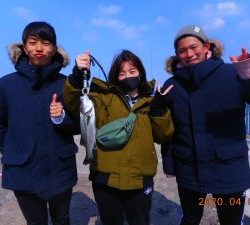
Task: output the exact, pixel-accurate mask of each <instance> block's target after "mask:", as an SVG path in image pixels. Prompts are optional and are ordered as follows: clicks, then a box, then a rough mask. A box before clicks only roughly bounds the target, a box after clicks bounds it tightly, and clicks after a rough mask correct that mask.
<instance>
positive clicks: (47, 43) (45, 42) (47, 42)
mask: <svg viewBox="0 0 250 225" xmlns="http://www.w3.org/2000/svg"><path fill="white" fill-rule="evenodd" d="M43 45H45V46H49V45H51V43H50V42H49V41H43Z"/></svg>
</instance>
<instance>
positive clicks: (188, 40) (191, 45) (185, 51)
mask: <svg viewBox="0 0 250 225" xmlns="http://www.w3.org/2000/svg"><path fill="white" fill-rule="evenodd" d="M209 46H210V45H209V43H208V42H205V43H204V42H202V41H201V40H200V39H198V38H197V37H194V36H186V37H183V38H181V39H180V40H179V41H178V42H177V47H176V56H177V57H178V58H179V60H180V63H181V64H182V65H183V66H190V65H193V64H197V63H200V62H202V61H204V60H206V55H207V53H208V51H209Z"/></svg>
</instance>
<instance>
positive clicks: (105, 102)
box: [63, 50, 173, 225]
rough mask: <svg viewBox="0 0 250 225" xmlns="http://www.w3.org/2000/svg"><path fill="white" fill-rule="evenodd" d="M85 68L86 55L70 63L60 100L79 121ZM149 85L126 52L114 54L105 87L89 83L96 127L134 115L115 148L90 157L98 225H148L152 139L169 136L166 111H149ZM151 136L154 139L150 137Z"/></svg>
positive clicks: (137, 63) (153, 153)
mask: <svg viewBox="0 0 250 225" xmlns="http://www.w3.org/2000/svg"><path fill="white" fill-rule="evenodd" d="M89 68H90V53H89V52H85V53H84V54H82V55H79V56H78V57H77V58H76V66H75V68H74V69H73V74H71V75H69V76H68V79H67V81H66V83H65V86H64V90H63V96H64V102H65V107H66V109H67V110H68V111H69V112H70V113H71V114H72V115H74V117H76V118H78V117H79V104H80V103H79V102H80V100H79V98H80V95H81V93H82V92H81V89H82V83H83V82H82V70H83V69H89ZM153 85H154V81H152V82H147V78H146V71H145V68H144V66H143V64H142V62H141V60H140V58H139V57H138V56H137V55H135V54H134V53H132V52H131V51H129V50H122V51H121V52H120V53H118V54H117V55H116V56H115V58H114V60H113V62H112V65H111V68H110V71H109V74H108V82H104V81H102V80H100V79H97V78H95V77H94V78H93V79H92V82H91V85H90V92H89V97H90V98H91V99H92V101H93V103H94V107H95V112H96V128H97V129H99V128H100V127H102V126H103V125H105V124H107V123H109V122H112V121H114V120H116V119H118V118H124V117H127V116H128V115H129V113H130V112H135V113H136V115H137V116H136V121H135V124H134V127H133V131H132V136H131V137H130V139H129V141H128V142H127V143H126V144H125V145H124V146H122V147H120V148H115V149H105V148H103V147H102V146H99V145H97V150H96V154H95V155H96V158H95V159H94V160H93V161H92V162H91V164H90V176H89V179H90V180H91V181H92V188H93V192H94V197H95V200H96V203H97V206H98V210H99V214H100V218H101V221H102V223H103V225H111V224H115V225H123V224H124V220H125V219H126V220H127V222H128V223H129V224H130V225H138V224H140V225H149V223H150V222H149V221H150V218H149V217H150V216H149V213H150V207H151V200H152V192H153V177H154V175H155V174H156V168H157V155H156V150H155V147H154V140H155V141H157V142H158V143H163V141H166V140H169V139H170V138H171V137H172V134H173V124H172V119H171V115H170V111H169V110H167V108H165V109H163V110H153V111H152V112H150V111H149V104H150V101H151V100H152V96H151V94H152V93H153V87H154V86H153ZM153 137H154V138H153Z"/></svg>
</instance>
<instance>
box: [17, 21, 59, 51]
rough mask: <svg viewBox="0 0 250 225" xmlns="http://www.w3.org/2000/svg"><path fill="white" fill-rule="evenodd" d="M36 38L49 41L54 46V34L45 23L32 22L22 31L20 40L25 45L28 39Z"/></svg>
mask: <svg viewBox="0 0 250 225" xmlns="http://www.w3.org/2000/svg"><path fill="white" fill-rule="evenodd" d="M31 36H33V37H37V38H41V39H43V40H46V41H49V42H50V43H52V44H53V45H55V46H56V32H55V29H54V27H52V26H51V25H50V24H49V23H47V22H32V23H29V24H28V25H27V26H26V27H25V28H24V30H23V35H22V40H23V43H24V44H25V43H26V42H27V40H28V38H29V37H31Z"/></svg>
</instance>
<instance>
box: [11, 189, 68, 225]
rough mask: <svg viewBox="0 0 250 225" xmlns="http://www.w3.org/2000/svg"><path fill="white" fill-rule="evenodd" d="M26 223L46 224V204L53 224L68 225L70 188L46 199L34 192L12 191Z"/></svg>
mask: <svg viewBox="0 0 250 225" xmlns="http://www.w3.org/2000/svg"><path fill="white" fill-rule="evenodd" d="M14 194H15V196H16V198H17V201H18V204H19V207H20V209H21V211H22V213H23V215H24V217H25V219H26V221H27V225H48V213H47V205H48V207H49V212H50V217H51V221H52V224H53V225H69V224H70V222H69V207H70V200H71V195H72V189H70V190H68V191H66V192H64V193H62V194H59V195H57V196H55V197H53V198H51V199H50V200H48V201H46V200H44V199H42V198H40V197H39V196H37V195H35V194H30V193H25V192H20V191H14Z"/></svg>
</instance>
